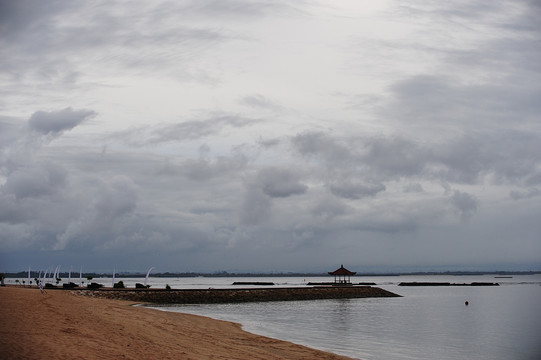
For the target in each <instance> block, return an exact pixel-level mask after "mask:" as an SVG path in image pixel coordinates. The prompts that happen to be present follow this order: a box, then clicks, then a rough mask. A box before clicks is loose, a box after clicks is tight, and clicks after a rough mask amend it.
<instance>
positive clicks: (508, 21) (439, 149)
mask: <svg viewBox="0 0 541 360" xmlns="http://www.w3.org/2000/svg"><path fill="white" fill-rule="evenodd" d="M371 6H373V7H371ZM540 12H541V8H540V7H539V6H537V5H536V4H534V3H532V2H528V1H519V2H516V1H514V2H508V1H494V2H491V3H490V4H488V5H486V4H485V5H478V4H470V3H460V2H459V3H453V4H439V3H436V4H426V3H424V2H409V3H408V4H407V5H405V4H403V3H402V2H395V1H388V2H382V3H379V4H377V5H376V4H373V5H370V6H368V5H367V6H362V7H361V6H359V5H355V4H338V5H336V6H333V7H328V6H325V5H324V4H318V3H313V4H306V3H303V2H298V3H297V2H293V3H291V2H287V3H286V2H283V3H282V2H265V1H262V2H257V3H253V2H244V1H227V2H221V1H219V2H215V1H197V2H192V1H181V2H175V3H169V2H161V1H158V2H152V3H149V4H144V5H142V6H140V7H138V8H136V9H135V8H134V9H132V8H125V5H123V4H120V3H114V4H111V3H110V2H93V3H92V4H85V3H80V4H79V3H73V2H68V1H54V2H49V3H48V5H47V6H43V4H41V2H39V1H17V2H9V1H0V14H2V15H0V16H1V17H2V19H0V20H1V21H0V23H1V24H3V25H0V39H1V40H0V49H1V51H2V58H3V66H2V69H1V70H0V80H1V81H2V82H3V83H4V84H6V85H7V86H4V87H3V90H0V248H1V249H0V264H2V266H1V268H0V270H3V271H11V270H21V269H23V268H27V267H28V265H31V266H32V267H34V268H46V267H49V266H51V264H52V263H61V264H64V265H66V266H69V265H70V264H73V265H74V266H75V265H79V264H84V266H85V267H86V268H89V269H92V270H97V271H109V270H110V269H112V268H113V267H116V268H117V269H122V270H126V271H129V270H139V271H140V270H142V269H146V268H147V267H149V266H156V267H158V268H159V269H158V270H160V271H220V270H228V271H326V270H328V269H332V268H334V267H335V266H336V264H340V263H344V264H351V265H352V266H353V267H355V268H356V269H358V270H359V271H362V270H363V269H380V270H385V269H429V268H430V269H432V268H437V269H450V268H452V269H454V268H461V269H508V268H514V269H530V268H532V267H537V268H538V267H539V266H540V265H541V256H540V255H539V254H541V243H540V241H539V240H538V234H539V233H540V231H541V228H540V225H539V221H538V220H537V214H539V213H541V208H540V205H539V204H540V202H539V200H540V198H541V197H540V196H541V157H540V155H539V154H541V128H540V123H539V114H541V107H540V106H541V105H539V101H538V99H539V98H540V97H541V85H539V84H541V81H540V80H541V67H540V65H539V61H537V60H538V59H539V58H540V55H541V54H540V51H541V50H540V48H539V46H537V44H538V42H539V40H540V39H541V28H540V26H539V25H538V21H537V19H538V16H536V15H540ZM352 266H349V267H352Z"/></svg>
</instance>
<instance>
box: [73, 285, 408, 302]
mask: <svg viewBox="0 0 541 360" xmlns="http://www.w3.org/2000/svg"><path fill="white" fill-rule="evenodd" d="M71 291H72V292H74V293H76V294H78V295H85V296H92V297H103V298H107V299H118V300H129V301H136V302H140V303H151V304H218V303H243V302H261V301H294V300H319V299H353V298H388V297H400V295H397V294H394V293H392V292H390V291H387V290H383V289H381V288H378V287H372V286H344V287H340V286H318V287H303V288H299V287H294V288H263V289H261V288H255V289H254V288H250V289H248V288H243V289H182V290H179V289H171V290H167V289H109V288H108V289H103V288H102V289H97V290H89V289H78V290H71Z"/></svg>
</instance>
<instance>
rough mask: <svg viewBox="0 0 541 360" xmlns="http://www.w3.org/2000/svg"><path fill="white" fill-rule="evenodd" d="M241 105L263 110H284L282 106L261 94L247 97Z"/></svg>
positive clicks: (242, 100) (241, 101)
mask: <svg viewBox="0 0 541 360" xmlns="http://www.w3.org/2000/svg"><path fill="white" fill-rule="evenodd" d="M240 103H241V104H243V105H246V106H249V107H252V108H254V109H261V110H271V111H281V110H282V109H283V107H282V106H280V105H279V104H277V103H275V102H273V101H272V100H270V99H269V98H267V97H265V96H263V95H261V94H255V95H250V96H245V97H243V98H242V99H241V100H240Z"/></svg>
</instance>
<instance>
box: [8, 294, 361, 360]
mask: <svg viewBox="0 0 541 360" xmlns="http://www.w3.org/2000/svg"><path fill="white" fill-rule="evenodd" d="M135 304H138V302H135V301H127V300H111V299H105V298H94V297H89V296H81V295H77V294H74V293H72V292H70V291H58V290H47V292H46V293H44V294H41V293H40V291H39V290H38V289H35V288H19V287H14V286H6V287H0V322H1V323H2V327H1V328H0V348H1V349H2V354H3V357H5V358H6V359H10V358H16V359H36V358H48V359H65V358H71V359H88V358H94V359H112V358H114V359H134V360H135V359H158V358H159V359H193V360H199V359H276V360H278V359H329V360H331V359H332V360H346V359H351V358H348V357H345V356H341V355H337V354H333V353H328V352H325V351H320V350H316V349H312V348H308V347H305V346H302V345H298V344H294V343H291V342H287V341H282V340H277V339H272V338H268V337H265V336H260V335H255V334H252V333H249V332H246V331H244V330H242V328H241V325H240V324H237V323H232V322H227V321H222V320H216V319H211V318H208V317H203V316H197V315H191V314H183V313H170V312H163V311H160V310H156V309H150V308H145V307H142V306H131V305H135Z"/></svg>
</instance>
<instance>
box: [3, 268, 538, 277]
mask: <svg viewBox="0 0 541 360" xmlns="http://www.w3.org/2000/svg"><path fill="white" fill-rule="evenodd" d="M32 274H34V275H32ZM537 274H541V270H532V271H415V272H385V273H359V272H358V273H357V274H356V275H355V277H380V276H417V275H420V276H428V275H439V276H442V275H449V276H475V275H501V276H513V275H517V276H518V275H537ZM38 275H39V272H38V271H35V270H32V271H31V279H33V278H34V277H37V276H38ZM4 276H5V277H6V278H27V277H28V270H26V271H19V272H5V273H4ZM59 276H60V277H62V278H65V277H68V272H67V271H66V272H60V273H59ZM86 276H92V277H93V278H100V277H112V273H100V272H85V273H84V276H83V278H84V277H86ZM145 276H146V273H142V272H133V273H129V272H121V273H116V274H115V277H116V278H137V277H138V278H144V277H145ZM328 276H329V275H328V273H292V272H287V273H228V272H218V273H199V272H178V273H172V272H164V273H152V277H154V278H194V277H205V278H217V277H218V278H219V277H232V278H240V277H303V278H307V277H328ZM75 277H77V276H76V274H75V272H72V278H75Z"/></svg>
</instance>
